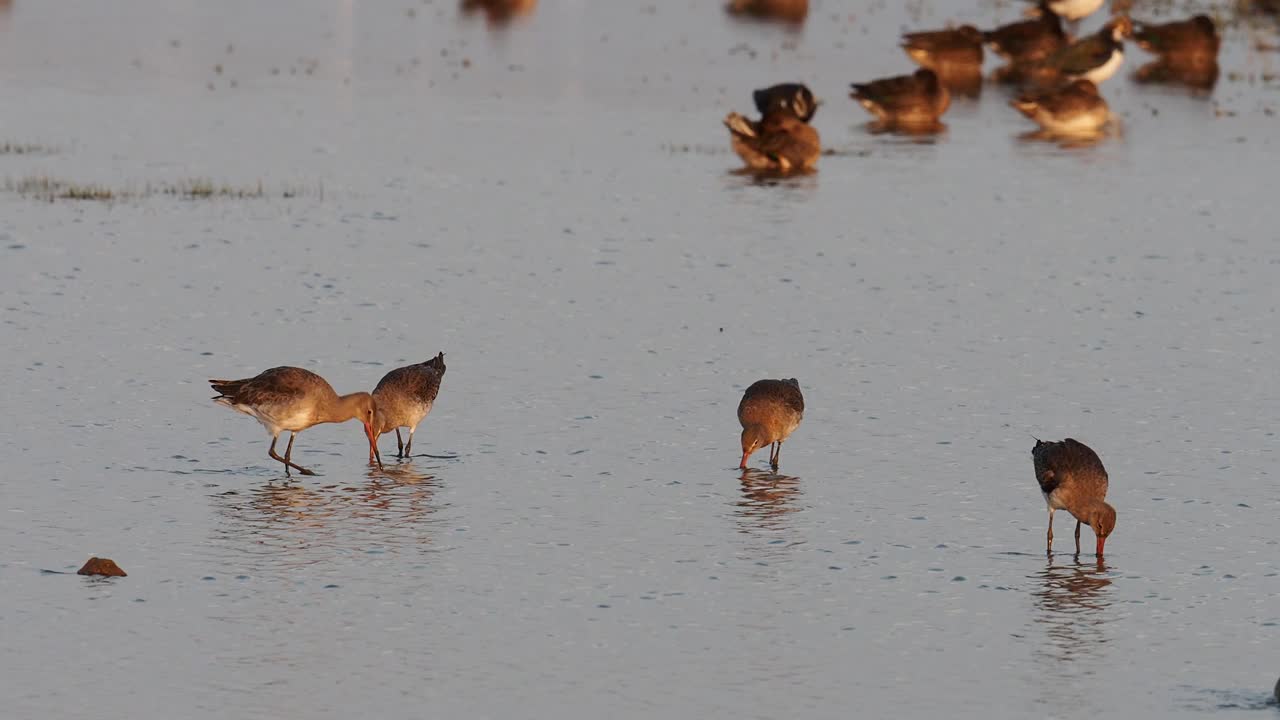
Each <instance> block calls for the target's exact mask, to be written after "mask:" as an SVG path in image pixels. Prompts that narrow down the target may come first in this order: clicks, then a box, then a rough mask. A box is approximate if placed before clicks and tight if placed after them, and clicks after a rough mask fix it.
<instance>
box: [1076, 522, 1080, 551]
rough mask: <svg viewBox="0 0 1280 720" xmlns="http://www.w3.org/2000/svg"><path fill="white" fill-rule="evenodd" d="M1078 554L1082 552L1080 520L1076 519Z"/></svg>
mask: <svg viewBox="0 0 1280 720" xmlns="http://www.w3.org/2000/svg"><path fill="white" fill-rule="evenodd" d="M1076 554H1077V555H1079V554H1080V521H1079V520H1077V521H1076Z"/></svg>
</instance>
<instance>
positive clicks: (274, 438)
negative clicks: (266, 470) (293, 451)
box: [267, 435, 293, 477]
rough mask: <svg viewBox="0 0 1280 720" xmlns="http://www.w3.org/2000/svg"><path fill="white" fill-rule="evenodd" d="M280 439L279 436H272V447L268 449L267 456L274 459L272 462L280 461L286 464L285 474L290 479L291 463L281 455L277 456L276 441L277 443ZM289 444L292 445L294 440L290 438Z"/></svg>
mask: <svg viewBox="0 0 1280 720" xmlns="http://www.w3.org/2000/svg"><path fill="white" fill-rule="evenodd" d="M279 439H280V436H279V435H272V436H271V447H269V448H267V454H268V455H270V456H271V459H272V460H279V461H280V462H282V463H284V474H285V477H288V476H289V461H288V460H285V459H284V458H282V457H280V456H279V455H277V454H276V441H277V440H279ZM289 442H290V443H291V444H292V442H293V438H290V439H289Z"/></svg>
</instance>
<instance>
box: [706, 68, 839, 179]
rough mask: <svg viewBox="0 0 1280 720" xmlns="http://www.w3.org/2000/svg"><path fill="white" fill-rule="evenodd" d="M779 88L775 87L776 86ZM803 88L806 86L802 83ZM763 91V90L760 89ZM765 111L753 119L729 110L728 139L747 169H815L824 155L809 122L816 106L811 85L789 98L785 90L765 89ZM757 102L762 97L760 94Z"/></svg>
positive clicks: (818, 139)
mask: <svg viewBox="0 0 1280 720" xmlns="http://www.w3.org/2000/svg"><path fill="white" fill-rule="evenodd" d="M775 87H776V86H775ZM800 87H803V86H800ZM757 92H760V91H757ZM763 97H764V102H765V107H766V110H765V111H763V112H762V117H761V118H760V120H750V119H748V118H746V117H744V116H742V115H739V114H738V113H736V112H731V113H729V114H728V115H727V116H726V117H725V119H724V124H725V127H727V128H729V142H730V146H731V147H732V148H733V151H734V152H735V153H737V154H738V157H740V158H742V162H743V163H745V164H746V166H747V168H749V169H751V170H755V171H769V172H779V173H793V172H812V171H814V170H816V169H817V165H818V157H819V156H820V155H821V154H822V142H821V139H820V138H819V136H818V131H817V130H816V129H814V127H813V126H812V125H810V124H809V123H808V122H806V120H805V118H812V117H813V114H814V112H816V108H815V107H814V106H813V104H812V97H813V95H812V93H810V92H809V91H808V88H804V90H803V91H797V92H795V93H794V94H792V95H791V96H790V98H788V97H787V96H786V94H785V93H782V92H776V93H770V92H769V89H766V90H765V95H764V96H763ZM755 102H756V104H757V105H759V104H760V103H761V102H762V100H761V96H759V95H757V96H756V98H755Z"/></svg>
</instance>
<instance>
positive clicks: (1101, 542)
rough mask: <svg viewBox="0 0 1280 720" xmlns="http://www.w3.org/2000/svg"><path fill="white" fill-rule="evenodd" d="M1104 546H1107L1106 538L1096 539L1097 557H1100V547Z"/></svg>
mask: <svg viewBox="0 0 1280 720" xmlns="http://www.w3.org/2000/svg"><path fill="white" fill-rule="evenodd" d="M1106 544H1107V539H1106V538H1104V537H1100V538H1098V557H1102V546H1103V545H1106Z"/></svg>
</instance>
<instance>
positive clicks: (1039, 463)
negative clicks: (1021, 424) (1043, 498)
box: [1031, 438, 1108, 498]
mask: <svg viewBox="0 0 1280 720" xmlns="http://www.w3.org/2000/svg"><path fill="white" fill-rule="evenodd" d="M1031 459H1032V460H1033V461H1034V463H1035V469H1036V481H1037V482H1039V483H1040V491H1041V492H1043V493H1044V494H1046V495H1048V494H1050V493H1052V492H1054V491H1055V490H1057V489H1058V488H1060V487H1062V486H1063V485H1064V484H1075V485H1079V486H1081V489H1090V490H1093V491H1095V492H1094V493H1093V494H1096V495H1097V496H1098V497H1099V498H1101V497H1103V496H1105V495H1106V493H1107V484H1108V478H1107V470H1106V468H1104V467H1103V466H1102V460H1101V459H1099V458H1098V454H1097V453H1095V452H1094V451H1093V450H1092V449H1091V448H1090V447H1089V446H1088V445H1085V444H1084V443H1082V442H1080V441H1078V440H1075V439H1073V438H1067V439H1065V440H1063V441H1061V442H1045V441H1043V440H1036V446H1035V447H1034V448H1032V449H1031ZM1099 489H1100V490H1101V492H1100V493H1098V492H1096V491H1097V490H1099Z"/></svg>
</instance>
